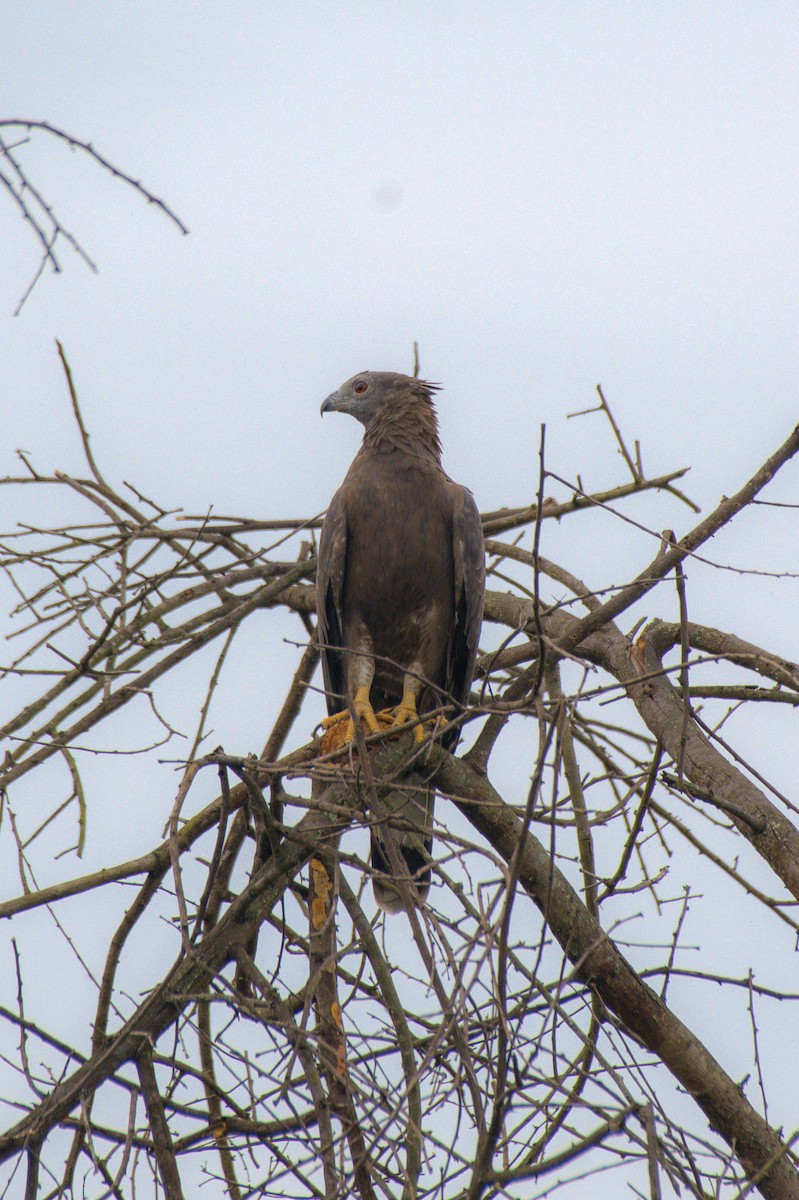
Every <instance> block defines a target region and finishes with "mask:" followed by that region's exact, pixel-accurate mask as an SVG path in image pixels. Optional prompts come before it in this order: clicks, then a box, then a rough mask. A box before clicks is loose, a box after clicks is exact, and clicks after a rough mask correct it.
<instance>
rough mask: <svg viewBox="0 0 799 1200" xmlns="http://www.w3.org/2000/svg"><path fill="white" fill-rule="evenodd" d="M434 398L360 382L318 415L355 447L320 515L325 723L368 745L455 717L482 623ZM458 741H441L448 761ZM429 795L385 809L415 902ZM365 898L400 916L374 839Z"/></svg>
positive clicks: (423, 864)
mask: <svg viewBox="0 0 799 1200" xmlns="http://www.w3.org/2000/svg"><path fill="white" fill-rule="evenodd" d="M437 390H438V388H437V385H435V384H432V383H425V382H424V381H423V380H421V379H413V378H410V377H409V376H407V375H397V374H393V373H392V372H389V371H362V372H361V373H360V374H358V375H354V376H353V377H352V379H348V380H347V382H346V383H344V384H342V385H341V387H340V388H339V389H338V390H337V391H335V392H332V393H331V394H330V395H329V396H328V397H327V399H326V400H325V402H324V403H323V405H322V413H323V414H324V413H327V412H343V413H349V414H350V416H353V417H355V418H356V420H358V421H360V422H361V424H362V425H363V426H364V430H365V432H364V436H363V442H362V445H361V448H360V450H359V451H358V453H357V454H356V456H355V458H354V459H353V461H352V464H351V466H350V469H349V471H348V472H347V475H346V477H345V479H344V482H343V483H342V485H341V487H340V488H339V490H338V491H337V492H336V494H335V496H334V497H333V499H332V501H331V503H330V507H329V508H328V510H327V515H326V517H325V521H324V525H323V527H322V533H321V536H320V539H319V559H318V568H317V597H318V600H317V611H318V631H319V644H320V648H321V655H322V668H323V672H324V681H325V691H326V694H327V708H328V713H329V716H328V718H327V721H326V722H325V724H326V725H328V726H329V725H331V724H334V723H337V722H345V723H347V727H346V730H345V735H344V736H345V738H346V739H352V737H353V736H354V729H353V724H352V720H351V717H350V707H352V709H353V710H354V712H355V713H356V714H357V716H358V718H359V719H360V720H361V722H362V725H365V727H366V729H367V730H369V731H370V732H377V731H378V730H379V729H380V728H382V727H383V726H384V725H385V724H386V722H385V718H383V724H381V723H379V722H378V719H377V715H376V714H378V713H381V710H391V713H390V720H389V722H388V723H389V724H394V725H402V724H405V723H406V722H408V721H416V722H417V723H416V725H415V727H414V736H415V738H416V739H417V740H419V741H422V740H423V739H424V732H423V727H422V724H421V723H420V722H419V718H422V717H424V715H425V714H426V713H429V712H430V711H431V710H433V709H436V708H438V709H440V708H441V707H442V706H444V705H447V704H451V703H452V702H454V703H455V704H456V705H465V704H466V703H467V702H468V699H469V691H470V688H471V684H472V678H473V676H474V667H475V658H476V655H477V643H478V639H479V636H480V625H481V622H482V616H483V593H484V589H485V548H484V543H483V533H482V528H481V524H480V515H479V513H478V510H477V506H476V504H475V502H474V498H473V496H472V494H471V492H470V491H468V490H467V489H466V488H464V487H461V486H460V484H457V483H453V481H452V480H451V479H450V478H449V477H448V476H447V475H446V474H445V473H444V470H443V468H442V466H441V443H440V441H439V436H438V422H437V419H436V412H435V407H434V405H433V393H434V392H435V391H437ZM457 740H458V729H457V727H456V726H455V727H451V728H448V729H445V730H444V732H443V734H442V742H443V745H444V746H445V747H446V748H447V749H452V748H453V747H454V745H455V743H456V742H457ZM433 800H434V792H433V789H432V788H431V787H429V786H425V780H424V777H423V776H421V775H419V774H418V772H417V773H415V774H412V775H411V776H410V777H409V778H408V779H406V781H405V786H404V788H403V789H402V790H398V792H397V793H396V794H395V795H393V796H392V799H391V803H390V808H391V810H392V812H393V814H394V815H395V816H397V817H398V818H399V820H397V822H396V825H395V824H394V822H393V821H392V827H393V831H394V836H395V838H396V840H397V843H398V845H399V848H400V850H401V851H402V854H403V856H404V858H405V861H406V864H407V867H408V870H409V872H410V875H411V878H412V879H413V880H414V882H415V885H416V890H417V892H418V895H419V898H420V899H421V900H423V899H424V898H425V896H426V895H427V892H428V889H429V886H430V857H429V856H430V849H431V845H432V818H433ZM372 866H373V868H374V877H373V878H374V890H375V897H376V899H377V902H378V904H379V905H380V907H381V908H383V909H385V910H386V911H388V912H397V911H399V910H400V909H401V908H402V907H403V904H402V899H401V896H400V892H399V890H398V888H397V887H396V885H395V884H393V883H392V881H391V870H390V866H389V862H388V858H387V855H386V851H385V847H384V846H383V845H382V843H381V841H380V837H379V834H373V837H372Z"/></svg>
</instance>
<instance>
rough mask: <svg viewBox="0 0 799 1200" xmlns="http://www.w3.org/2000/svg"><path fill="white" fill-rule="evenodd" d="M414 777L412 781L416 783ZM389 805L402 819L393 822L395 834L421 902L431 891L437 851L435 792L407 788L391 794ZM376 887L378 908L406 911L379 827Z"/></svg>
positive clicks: (374, 841)
mask: <svg viewBox="0 0 799 1200" xmlns="http://www.w3.org/2000/svg"><path fill="white" fill-rule="evenodd" d="M412 779H413V777H411V780H409V781H408V782H409V783H410V782H412ZM384 803H385V804H386V806H387V807H388V808H389V809H391V811H392V812H393V813H395V814H396V816H397V817H398V822H397V824H395V823H394V822H393V821H392V822H391V831H392V833H393V835H394V839H395V841H396V842H397V846H398V848H399V851H400V853H401V854H402V857H403V858H404V859H405V865H406V866H407V868H408V874H409V875H410V877H411V880H412V884H411V886H412V887H414V888H415V890H416V893H417V895H418V897H419V902H420V903H421V902H422V901H424V900H425V899H426V898H427V893H428V892H429V891H430V879H431V874H432V872H431V867H430V854H431V851H432V848H433V836H432V824H433V807H434V804H435V792H434V791H433V789H432V788H429V787H419V788H412V789H407V788H406V789H403V790H402V791H396V792H391V793H390V794H389V795H388V796H387V797H385V799H384ZM372 867H373V869H374V876H373V880H372V883H373V887H374V893H375V900H376V901H377V905H378V908H382V909H383V911H384V912H389V913H396V912H402V910H403V908H404V907H405V905H404V903H403V900H402V893H401V891H400V889H399V887H398V886H397V884H396V882H395V880H394V872H393V871H392V869H391V864H390V861H389V857H388V854H387V853H386V848H385V846H384V844H383V842H382V840H381V838H380V828H379V826H378V827H377V828H376V829H375V830H374V831H373V832H372Z"/></svg>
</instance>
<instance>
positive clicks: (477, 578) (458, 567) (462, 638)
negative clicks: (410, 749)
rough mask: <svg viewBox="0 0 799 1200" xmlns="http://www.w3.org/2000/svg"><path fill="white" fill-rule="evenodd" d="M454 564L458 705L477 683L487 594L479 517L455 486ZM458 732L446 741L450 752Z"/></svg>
mask: <svg viewBox="0 0 799 1200" xmlns="http://www.w3.org/2000/svg"><path fill="white" fill-rule="evenodd" d="M452 488H453V492H454V496H453V506H452V509H453V511H452V560H453V565H454V569H455V611H454V613H453V618H452V624H451V627H450V638H449V648H448V654H447V691H448V692H449V693H450V695H451V696H452V698H453V699H454V700H456V701H457V703H458V704H467V703H468V700H469V693H470V691H471V686H472V680H473V679H474V668H475V663H476V660H477V648H478V643H479V640H480V627H481V625H482V622H483V597H484V594H485V542H484V540H483V527H482V524H481V521H480V513H479V512H478V509H477V505H476V504H475V502H474V496H473V495H472V493H471V492H470V491H469V490H468V488H465V487H461V486H459V485H458V484H453V485H452ZM457 740H458V733H457V730H453V732H452V734H450V735H449V736H448V737H447V738H445V739H444V745H445V746H446V747H447V749H448V750H451V749H452V748H453V746H454V745H455V743H456V742H457Z"/></svg>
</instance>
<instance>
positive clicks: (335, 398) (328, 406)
mask: <svg viewBox="0 0 799 1200" xmlns="http://www.w3.org/2000/svg"><path fill="white" fill-rule="evenodd" d="M340 400H341V397H340V396H339V394H338V392H331V393H330V395H329V396H328V398H327V400H325V402H324V403H323V405H322V407H321V409H320V412H321V414H322V416H324V415H325V413H326V412H335V411H336V409H337V408H338V406H339V401H340Z"/></svg>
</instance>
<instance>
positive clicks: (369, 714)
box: [322, 685, 380, 742]
mask: <svg viewBox="0 0 799 1200" xmlns="http://www.w3.org/2000/svg"><path fill="white" fill-rule="evenodd" d="M352 707H353V708H354V709H355V715H356V717H358V719H359V720H361V721H365V722H366V727H367V729H368V730H369V732H370V733H379V732H380V726H379V725H378V723H377V717H376V716H375V710H374V709H373V708H372V702H371V700H370V699H369V687H368V685H367V686H365V687H359V688H358V690H357V692H356V693H355V697H354V699H353V701H352ZM339 721H347V722H348V725H347V729H346V731H345V733H344V738H343V739H342V740H343V741H345V742H351V741H352V740H353V739H354V737H355V726H354V725H353V723H352V716H351V715H350V711H349V709H348V708H345V709H343V710H342V711H341V712H337V713H334V714H333V716H332V717H324V718H323V720H322V728H323V729H330V727H331V725H337V724H338V723H339Z"/></svg>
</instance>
